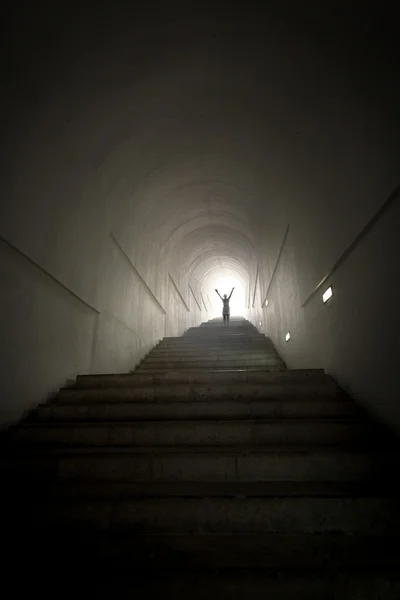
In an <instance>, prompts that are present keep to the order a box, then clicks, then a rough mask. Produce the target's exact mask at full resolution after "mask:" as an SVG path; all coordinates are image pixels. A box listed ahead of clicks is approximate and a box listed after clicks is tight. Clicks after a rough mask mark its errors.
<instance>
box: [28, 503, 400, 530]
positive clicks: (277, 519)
mask: <svg viewBox="0 0 400 600" xmlns="http://www.w3.org/2000/svg"><path fill="white" fill-rule="evenodd" d="M398 507H399V501H398V499H397V498H383V497H378V498H371V497H370V498H359V497H351V498H343V497H342V498H330V497H313V498H304V497H291V498H268V497H264V498H226V497H210V498H204V497H199V498H189V497H186V498H179V497H174V498H169V497H158V498H148V497H147V498H129V499H118V500H112V499H97V500H93V499H85V498H80V499H76V500H75V501H73V500H71V498H69V499H66V500H65V501H64V502H62V501H61V499H59V501H58V502H55V501H53V502H50V503H47V502H45V503H38V504H36V505H35V506H34V507H33V519H34V523H36V524H37V525H39V526H41V527H49V526H50V527H57V526H63V527H79V528H81V527H84V528H87V527H89V528H95V529H97V528H102V529H104V528H105V529H107V530H121V529H122V530H124V531H129V530H131V531H134V532H135V533H140V532H143V533H146V534H147V535H149V534H153V535H168V534H173V535H207V534H218V535H229V534H239V535H240V534H257V535H260V534H267V533H275V534H278V533H279V535H285V534H290V535H293V534H300V535H301V534H326V533H328V534H329V533H332V532H335V533H336V534H337V535H338V534H339V535H340V534H342V535H343V534H345V535H367V534H368V535H375V536H376V535H391V536H399V535H400V519H399V518H398Z"/></svg>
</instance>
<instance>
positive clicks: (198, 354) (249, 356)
mask: <svg viewBox="0 0 400 600" xmlns="http://www.w3.org/2000/svg"><path fill="white" fill-rule="evenodd" d="M229 358H233V359H234V360H238V359H244V360H254V359H260V358H261V359H268V360H276V359H279V356H278V355H277V354H276V352H266V351H264V350H257V351H251V352H250V351H242V350H231V349H226V350H223V351H221V352H212V351H208V350H204V351H199V350H198V349H197V350H191V351H183V350H162V349H159V348H156V349H154V350H152V351H151V352H150V353H149V354H148V355H147V356H146V359H145V360H152V361H157V360H162V359H170V360H173V361H177V362H189V361H190V362H196V361H198V360H215V361H218V360H226V359H229ZM279 360H280V359H279Z"/></svg>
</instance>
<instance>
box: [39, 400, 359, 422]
mask: <svg viewBox="0 0 400 600" xmlns="http://www.w3.org/2000/svg"><path fill="white" fill-rule="evenodd" d="M356 414H357V407H356V405H355V404H353V403H352V402H349V401H347V400H333V399H329V400H318V399H313V400H303V399H302V400H301V401H299V400H298V399H297V400H288V399H287V400H255V401H253V400H241V401H240V400H239V401H238V400H214V401H213V402H211V401H210V402H202V401H198V400H197V401H190V400H189V401H186V402H182V401H178V402H168V401H162V402H155V401H147V402H140V401H133V402H124V401H116V402H111V403H109V402H104V403H102V404H98V403H93V402H92V403H86V404H84V403H82V402H80V403H71V404H44V405H40V406H39V407H38V409H37V410H36V412H35V415H34V417H35V418H36V419H37V420H40V421H71V422H73V421H107V420H108V421H124V420H128V421H134V420H157V419H160V420H165V419H167V420H188V419H216V418H221V419H226V420H229V419H241V418H252V419H256V418H261V419H262V418H276V419H278V418H291V419H295V418H307V417H308V418H312V417H314V418H329V417H336V418H345V417H354V416H356Z"/></svg>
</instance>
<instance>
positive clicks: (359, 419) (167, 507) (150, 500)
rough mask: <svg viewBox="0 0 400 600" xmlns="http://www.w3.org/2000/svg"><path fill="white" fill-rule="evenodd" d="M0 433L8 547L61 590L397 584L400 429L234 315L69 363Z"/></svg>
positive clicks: (275, 594)
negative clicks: (60, 383)
mask: <svg viewBox="0 0 400 600" xmlns="http://www.w3.org/2000/svg"><path fill="white" fill-rule="evenodd" d="M3 438H4V439H3V440H2V461H1V476H2V481H3V482H5V486H4V488H3V494H2V500H3V504H4V506H3V511H2V515H3V522H2V532H3V547H6V548H7V555H8V559H9V563H10V565H11V564H14V563H17V564H19V565H25V567H24V568H25V569H26V568H27V567H26V566H27V565H28V566H29V568H31V569H34V570H35V572H36V573H38V570H39V572H40V569H41V570H42V572H43V570H44V572H45V573H46V574H47V577H50V578H51V577H56V576H57V577H59V578H62V582H63V583H62V586H60V587H59V591H58V593H57V595H60V594H61V593H62V592H64V593H65V594H66V595H70V594H71V593H73V590H76V586H77V585H79V586H80V587H79V590H80V591H81V592H82V590H83V589H84V588H83V587H82V586H84V585H87V586H88V590H89V592H90V593H91V594H92V595H93V593H95V595H96V597H108V598H116V597H118V598H128V597H133V595H134V592H135V593H143V594H146V596H149V597H163V598H178V599H180V598H186V597H187V595H188V594H190V596H191V598H193V600H197V599H200V598H206V597H212V598H224V599H225V598H232V599H233V600H237V599H239V598H247V599H248V598H256V597H258V596H259V595H260V594H264V595H265V597H266V598H268V599H271V600H275V599H278V598H279V599H286V598H296V600H302V599H306V598H307V599H310V598H313V599H317V598H318V599H321V600H322V599H323V600H326V599H328V600H329V599H334V598H335V599H336V598H345V599H347V598H349V599H350V598H352V599H359V600H361V599H362V600H368V599H374V600H376V599H378V598H379V599H380V600H381V599H390V600H392V599H395V598H396V599H399V598H400V575H399V572H400V569H399V567H400V545H399V536H400V513H399V506H400V504H399V487H398V481H397V480H398V473H399V471H398V466H399V446H398V442H397V440H394V439H393V438H392V437H391V436H390V435H388V433H387V432H386V431H383V430H382V429H381V428H380V427H378V426H377V425H375V424H373V423H371V422H370V420H369V419H368V418H367V416H366V415H364V414H363V413H362V412H361V411H360V410H359V409H358V408H357V407H356V405H355V404H354V403H353V402H352V401H351V400H350V399H349V398H348V397H347V396H345V394H344V393H343V392H342V391H341V390H340V389H339V388H338V386H337V385H336V383H335V381H334V380H333V379H332V378H331V377H329V376H327V375H325V374H324V372H323V371H322V370H287V369H286V367H285V365H284V364H283V362H282V360H281V359H280V357H279V356H278V355H277V353H276V351H275V349H274V347H273V345H272V343H271V341H270V340H269V339H268V338H266V337H265V336H263V335H261V334H259V333H258V332H257V330H256V329H255V327H253V326H252V325H251V324H250V323H249V322H247V321H245V320H243V319H240V320H232V321H231V322H230V324H229V326H228V327H225V326H224V325H223V323H222V322H221V321H220V320H214V321H210V322H208V323H204V324H203V325H201V326H200V327H198V328H192V329H189V330H188V331H187V332H186V333H185V334H184V335H183V336H182V337H179V338H164V339H163V340H162V341H161V342H160V343H159V344H158V346H157V347H156V348H154V349H153V350H152V351H151V352H150V354H149V355H148V356H147V357H146V358H145V359H144V360H143V361H142V362H141V364H140V365H139V367H138V368H137V369H136V370H135V372H134V373H131V374H123V375H86V376H79V377H78V378H77V380H76V382H75V384H74V385H73V386H71V387H67V388H63V389H61V390H60V391H59V394H58V396H57V398H56V399H55V400H54V401H53V402H51V403H48V404H43V405H40V406H39V407H38V408H37V410H35V411H34V412H33V413H32V414H30V415H29V416H28V417H27V419H25V420H24V421H22V422H21V423H19V424H18V425H17V426H15V427H12V428H11V429H9V430H8V432H7V434H6V435H5V436H3ZM6 572H7V569H6ZM58 581H60V579H59V580H58ZM83 582H85V584H84V583H83ZM19 583H20V585H22V584H23V578H21V579H20V581H19ZM27 585H28V583H27ZM29 586H31V587H30V589H32V582H31V580H29ZM46 589H47V588H46V586H42V588H41V593H42V596H43V593H45V592H46ZM67 590H68V593H67ZM71 590H72V591H71ZM47 591H49V594H50V592H51V595H53V593H54V589H53V588H52V587H51V586H50V587H49V588H48V590H47Z"/></svg>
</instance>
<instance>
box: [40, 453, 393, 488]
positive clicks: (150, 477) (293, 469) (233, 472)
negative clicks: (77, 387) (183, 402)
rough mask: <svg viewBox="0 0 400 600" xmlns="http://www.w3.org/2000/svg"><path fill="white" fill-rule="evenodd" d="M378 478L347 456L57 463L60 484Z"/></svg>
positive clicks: (175, 456)
mask: <svg viewBox="0 0 400 600" xmlns="http://www.w3.org/2000/svg"><path fill="white" fill-rule="evenodd" d="M29 469H30V471H32V463H31V464H30V465H29ZM43 469H44V467H43V466H41V471H40V473H41V474H42V473H43ZM381 476H382V477H383V470H382V465H381V464H380V462H379V461H378V460H374V459H373V458H372V457H369V456H368V455H367V454H364V453H347V452H337V453H334V452H331V453H326V452H325V453H324V452H321V453H320V454H319V453H306V452H305V453H260V454H250V455H242V456H241V455H235V454H232V455H231V454H226V453H225V454H224V453H223V452H221V453H218V454H199V453H188V454H179V453H178V452H174V453H172V454H168V453H166V452H163V453H162V454H159V455H157V454H148V455H147V454H141V455H140V454H138V455H130V454H128V455H111V454H110V455H108V456H101V457H98V456H85V455H79V456H63V457H61V458H60V459H59V463H58V477H59V479H60V480H63V481H68V480H80V481H94V480H103V481H204V482H211V481H257V482H260V481H292V482H296V481H369V480H375V479H377V480H379V478H380V477H381Z"/></svg>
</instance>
